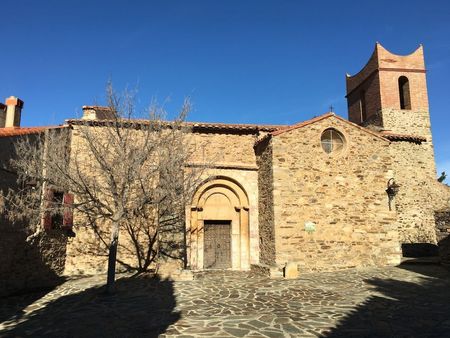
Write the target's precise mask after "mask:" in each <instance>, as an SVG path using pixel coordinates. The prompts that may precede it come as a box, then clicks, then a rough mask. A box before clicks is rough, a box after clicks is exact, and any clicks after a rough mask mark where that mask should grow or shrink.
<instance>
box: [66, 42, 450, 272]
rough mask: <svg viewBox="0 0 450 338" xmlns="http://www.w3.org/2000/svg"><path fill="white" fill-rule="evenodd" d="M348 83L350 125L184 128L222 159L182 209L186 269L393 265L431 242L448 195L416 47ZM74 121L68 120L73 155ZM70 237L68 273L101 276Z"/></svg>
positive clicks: (377, 60)
mask: <svg viewBox="0 0 450 338" xmlns="http://www.w3.org/2000/svg"><path fill="white" fill-rule="evenodd" d="M346 82H347V95H346V97H347V100H348V117H349V118H348V120H346V119H344V118H342V117H340V116H338V115H336V114H334V113H332V112H330V113H326V114H324V115H321V116H317V117H314V118H312V119H310V120H308V121H304V122H301V123H298V124H295V125H292V126H280V125H256V124H255V125H249V124H223V123H193V122H186V125H189V126H190V127H191V128H190V133H189V135H188V137H189V138H191V139H192V140H193V141H194V142H195V143H196V144H202V143H204V144H206V145H207V146H206V147H205V148H204V149H205V153H204V154H203V155H204V156H207V157H211V158H218V159H219V160H217V161H214V165H213V167H212V168H210V169H209V170H208V171H207V172H206V173H205V177H204V181H203V183H202V184H200V185H199V186H198V187H197V190H196V193H195V194H194V196H193V199H192V201H190V204H189V205H187V206H186V219H185V223H186V230H185V231H186V238H187V262H185V265H186V266H187V267H188V268H189V269H192V270H203V269H233V270H248V269H251V268H252V267H255V268H257V267H260V268H262V269H263V270H265V271H272V273H275V274H276V273H277V271H281V270H282V268H283V267H285V266H286V265H287V264H288V263H291V265H292V264H293V265H295V266H297V267H298V269H299V271H315V270H320V271H327V270H328V271H329V270H336V269H344V268H350V267H361V266H374V265H375V266H384V265H396V264H399V263H400V260H401V257H402V251H401V245H402V244H404V243H429V244H434V245H435V244H437V238H436V231H435V212H436V211H438V210H440V211H442V210H445V209H448V207H449V205H448V201H449V199H450V191H449V188H448V187H447V186H445V185H443V184H441V183H439V182H437V180H436V168H435V161H434V153H433V142H432V135H431V128H430V117H429V106H428V94H427V87H426V69H425V64H424V57H423V48H422V46H420V47H419V48H418V49H417V50H416V51H415V52H413V53H412V54H410V55H406V56H399V55H395V54H392V53H390V52H389V51H387V50H386V49H384V48H383V47H382V46H381V45H380V44H378V43H377V44H376V46H375V50H374V52H373V54H372V56H371V57H370V59H369V61H368V63H367V64H366V65H365V66H364V67H363V69H362V70H361V71H360V72H359V73H357V74H356V75H354V76H349V75H347V77H346ZM83 110H84V120H86V119H89V120H94V121H97V123H99V124H101V123H102V122H101V121H102V120H105V119H108V114H107V109H106V108H105V107H98V106H84V107H83ZM81 121H83V120H68V121H67V127H68V128H70V130H72V145H73V146H74V145H75V144H76V135H75V136H74V133H73V131H74V130H76V128H77V125H78V124H80V123H81ZM196 161H198V159H197V158H195V156H194V157H193V158H192V165H195V163H196ZM74 230H75V232H76V233H77V236H76V237H75V238H73V239H69V240H68V244H67V259H66V262H65V272H66V273H68V274H70V273H94V272H98V271H101V270H104V269H105V267H106V265H105V264H106V261H105V260H101V259H100V260H94V259H93V258H92V257H90V256H83V255H79V254H77V252H78V251H77V250H76V248H77V247H79V246H82V245H83V240H84V239H85V236H84V235H83V231H84V230H83V229H77V228H75V229H74ZM119 254H120V253H119Z"/></svg>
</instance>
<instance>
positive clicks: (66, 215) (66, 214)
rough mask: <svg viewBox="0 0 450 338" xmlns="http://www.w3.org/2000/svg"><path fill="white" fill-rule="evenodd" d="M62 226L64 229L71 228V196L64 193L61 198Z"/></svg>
mask: <svg viewBox="0 0 450 338" xmlns="http://www.w3.org/2000/svg"><path fill="white" fill-rule="evenodd" d="M63 206H64V210H63V225H62V227H63V228H65V229H68V228H72V226H73V194H71V193H65V194H64V197H63Z"/></svg>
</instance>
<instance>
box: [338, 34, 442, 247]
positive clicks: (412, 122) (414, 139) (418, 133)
mask: <svg viewBox="0 0 450 338" xmlns="http://www.w3.org/2000/svg"><path fill="white" fill-rule="evenodd" d="M346 83H347V95H346V97H347V104H348V117H349V120H350V121H351V122H354V123H356V124H359V125H361V126H363V127H366V128H370V129H372V130H374V131H377V132H380V133H381V134H382V135H383V136H384V137H386V138H387V139H389V140H390V141H391V144H390V146H389V151H390V154H391V159H392V164H391V168H392V170H393V173H394V177H395V182H396V183H397V184H399V186H400V189H399V192H398V194H397V196H396V197H395V210H393V211H394V212H395V213H396V214H397V223H398V231H399V238H400V241H401V243H431V244H435V243H436V234H435V230H434V226H435V220H434V207H435V206H434V205H433V202H432V198H431V197H432V196H433V195H434V194H435V191H436V186H435V184H437V183H436V182H437V181H436V167H435V161H434V150H433V142H432V136H431V125H430V113H429V107H428V94H427V83H426V70H425V62H424V57H423V47H422V46H421V45H420V46H419V47H418V48H417V49H416V50H415V51H414V52H412V53H411V54H409V55H396V54H393V53H391V52H389V51H388V50H386V49H385V48H384V47H383V46H381V45H380V44H379V43H376V45H375V50H374V51H373V53H372V56H371V57H370V59H369V61H368V62H367V64H366V65H365V66H364V67H363V69H362V70H361V71H359V72H358V73H357V74H355V75H353V76H350V75H347V77H346Z"/></svg>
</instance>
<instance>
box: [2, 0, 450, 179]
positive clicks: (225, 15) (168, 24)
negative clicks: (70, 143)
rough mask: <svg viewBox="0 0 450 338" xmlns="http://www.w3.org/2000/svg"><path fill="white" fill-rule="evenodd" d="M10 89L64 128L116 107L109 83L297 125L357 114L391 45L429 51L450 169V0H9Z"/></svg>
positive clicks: (200, 107)
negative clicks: (352, 93) (366, 82)
mask: <svg viewBox="0 0 450 338" xmlns="http://www.w3.org/2000/svg"><path fill="white" fill-rule="evenodd" d="M1 5H2V13H3V14H4V15H3V16H2V17H3V19H2V20H1V21H0V41H1V42H2V45H3V48H2V53H1V54H0V60H1V65H2V68H1V69H2V70H1V80H0V95H2V96H3V98H6V97H7V96H10V95H15V96H18V97H20V98H22V99H23V100H24V101H25V109H24V112H23V118H22V125H24V126H30V125H49V124H60V123H62V122H63V121H64V119H67V118H72V117H77V116H79V115H80V113H81V106H83V105H89V104H94V103H95V104H102V103H104V101H103V99H104V92H105V86H106V83H107V81H108V80H109V79H111V80H112V82H113V84H114V86H115V87H116V88H117V89H123V88H125V87H129V88H135V87H137V88H138V100H139V102H140V104H142V105H144V104H147V103H149V102H150V101H151V100H152V99H157V100H158V101H159V102H164V103H165V106H166V108H167V109H168V110H169V111H172V112H173V111H176V110H177V109H178V108H179V107H180V105H181V102H182V101H183V99H184V97H186V96H190V97H191V98H192V102H193V104H194V106H193V111H192V112H191V114H190V116H189V118H188V119H189V120H192V121H218V122H235V123H276V124H285V123H286V124H291V123H295V122H298V121H301V120H305V119H308V118H311V117H313V116H315V115H319V114H322V113H324V112H326V111H328V110H329V106H330V105H333V107H334V110H335V111H336V112H337V113H338V114H340V115H342V116H344V117H346V116H347V106H346V102H345V98H344V96H345V73H350V74H354V73H356V72H357V71H359V70H360V69H361V68H362V67H363V66H364V64H365V63H366V61H367V60H368V58H369V56H370V55H371V53H372V51H373V48H374V44H375V42H376V41H379V42H380V43H381V44H382V45H383V46H384V47H386V48H387V49H389V50H390V51H392V52H394V53H397V54H407V53H410V52H412V51H413V50H415V49H416V47H417V46H418V45H419V43H422V44H423V45H424V48H425V61H426V65H427V69H428V73H427V77H428V91H429V98H430V109H431V122H432V129H433V137H434V144H435V151H436V161H437V163H438V171H439V172H440V171H442V170H446V171H447V172H449V173H450V138H449V136H448V126H449V123H448V117H447V115H448V110H449V109H450V82H449V81H448V79H450V38H449V36H450V2H449V1H427V2H425V1H414V0H413V1H411V0H410V1H376V2H375V1H372V2H365V1H315V2H313V1H275V0H273V1H264V0H259V1H246V0H240V1H232V0H227V1H225V0H223V1H214V0H210V1H195V0H193V1H181V0H180V1H175V0H174V1H131V0H130V1H113V0H109V1H92V0H91V1H69V0H67V1H45V0H43V1H32V0H30V1H21V0H14V1H11V0H3V1H2V2H1Z"/></svg>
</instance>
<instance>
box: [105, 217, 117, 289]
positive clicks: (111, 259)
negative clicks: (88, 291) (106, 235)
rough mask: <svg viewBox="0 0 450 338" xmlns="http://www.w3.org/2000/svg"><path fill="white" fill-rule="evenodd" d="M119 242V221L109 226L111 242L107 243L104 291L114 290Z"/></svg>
mask: <svg viewBox="0 0 450 338" xmlns="http://www.w3.org/2000/svg"><path fill="white" fill-rule="evenodd" d="M118 242H119V223H116V222H115V223H114V224H113V225H112V227H111V242H110V244H109V255H108V279H107V282H106V292H107V293H112V292H113V291H114V280H115V278H116V257H117V245H118Z"/></svg>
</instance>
